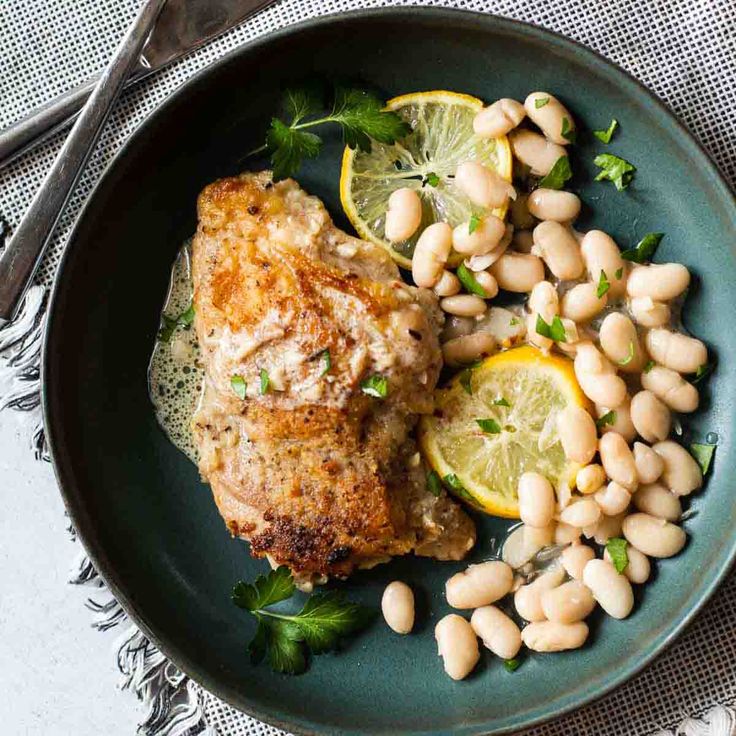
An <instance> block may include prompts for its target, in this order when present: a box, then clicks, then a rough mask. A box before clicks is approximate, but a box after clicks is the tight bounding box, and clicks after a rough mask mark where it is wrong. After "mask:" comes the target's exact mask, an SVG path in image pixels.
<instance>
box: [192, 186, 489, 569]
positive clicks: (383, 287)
mask: <svg viewBox="0 0 736 736" xmlns="http://www.w3.org/2000/svg"><path fill="white" fill-rule="evenodd" d="M198 213H199V226H198V229H197V234H196V237H195V239H194V244H193V273H194V306H195V312H196V317H195V327H196V330H197V335H198V339H199V343H200V347H201V350H202V358H203V361H204V366H205V388H204V394H203V399H202V402H201V405H200V407H199V408H198V410H197V412H196V414H195V416H194V419H193V422H194V434H195V441H196V443H197V446H198V449H199V454H200V471H201V473H202V475H203V477H204V478H205V479H206V480H207V481H209V483H210V484H211V486H212V491H213V494H214V497H215V502H216V503H217V506H218V508H219V510H220V513H221V514H222V516H223V518H224V519H225V522H226V523H227V525H228V527H229V528H230V530H231V532H232V533H233V534H234V535H239V536H241V537H243V538H245V539H247V540H249V542H250V544H251V549H252V552H253V554H254V555H257V556H267V557H268V558H269V560H270V561H271V562H272V564H284V565H288V566H289V567H290V568H291V569H292V571H293V572H294V574H295V576H296V577H297V579H299V580H300V581H301V582H305V581H311V580H320V579H324V578H325V577H326V576H332V575H334V576H345V575H348V574H349V573H350V572H351V571H352V570H353V569H354V568H356V567H370V566H372V565H375V564H377V563H379V562H383V561H386V560H387V559H389V558H390V557H391V556H392V555H401V554H406V553H408V552H411V551H414V552H415V553H416V554H419V555H427V556H433V557H437V558H440V559H459V558H461V557H463V556H464V555H465V554H466V552H467V551H468V550H469V549H470V548H471V547H472V546H473V544H474V541H475V529H474V525H473V523H472V521H471V520H470V519H469V518H468V517H467V516H466V515H465V513H464V512H463V511H462V510H461V509H460V507H459V506H458V505H457V504H455V503H454V502H453V501H452V500H451V499H450V498H449V497H448V496H447V495H446V493H445V491H444V490H442V491H440V492H439V495H434V494H432V493H430V492H429V490H428V489H427V487H426V472H427V471H426V468H425V467H424V465H423V462H422V461H421V459H420V457H419V455H418V453H417V450H416V447H415V445H414V443H413V441H412V440H411V439H410V438H409V433H410V431H411V430H412V429H413V427H414V425H415V423H416V420H417V418H418V415H419V414H423V413H428V412H431V411H432V409H433V401H432V391H433V389H434V387H435V383H436V381H437V377H438V374H439V370H440V367H441V353H440V349H439V344H438V340H437V333H438V329H439V322H440V320H441V317H440V314H439V311H438V309H437V303H436V298H435V297H434V295H433V294H432V293H431V292H429V291H427V290H424V289H416V288H413V287H410V286H407V285H406V284H404V283H403V282H402V281H401V280H400V278H399V273H398V269H397V267H396V265H395V264H394V263H393V261H392V260H391V258H390V256H389V255H388V254H387V253H386V252H385V251H384V250H383V249H382V248H380V247H379V246H377V245H374V244H372V243H368V242H364V241H361V240H358V239H356V238H352V237H350V236H348V235H346V234H345V233H343V232H342V231H340V230H338V229H337V228H336V227H335V226H334V225H333V223H332V221H331V220H330V217H329V215H328V214H327V211H326V210H325V208H324V206H323V205H322V203H321V202H320V201H319V200H318V199H317V198H315V197H311V196H309V195H307V194H306V193H305V192H304V191H303V190H302V189H300V187H299V186H298V185H297V183H296V182H294V181H293V180H286V181H282V182H278V183H275V184H274V183H272V181H271V176H270V173H269V172H261V173H258V174H244V175H242V176H239V177H234V178H229V179H223V180H220V181H217V182H215V183H213V184H211V185H210V186H208V187H207V188H206V189H205V190H204V191H203V192H202V194H201V195H200V198H199V203H198ZM243 384H245V388H243ZM243 391H244V393H245V397H244V398H242V396H243Z"/></svg>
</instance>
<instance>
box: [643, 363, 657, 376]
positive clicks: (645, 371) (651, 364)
mask: <svg viewBox="0 0 736 736" xmlns="http://www.w3.org/2000/svg"><path fill="white" fill-rule="evenodd" d="M654 365H655V363H654V361H653V360H648V361H647V364H646V365H645V366H644V371H643V372H644V373H649V371H650V370H652V368H654Z"/></svg>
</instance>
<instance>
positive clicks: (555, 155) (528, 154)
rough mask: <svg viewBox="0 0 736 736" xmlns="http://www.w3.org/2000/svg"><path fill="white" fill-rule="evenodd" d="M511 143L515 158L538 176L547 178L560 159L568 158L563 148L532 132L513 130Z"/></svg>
mask: <svg viewBox="0 0 736 736" xmlns="http://www.w3.org/2000/svg"><path fill="white" fill-rule="evenodd" d="M509 143H511V148H512V150H513V152H514V156H516V158H518V159H519V161H521V163H523V164H524V165H526V166H528V167H529V168H530V169H531V171H532V174H535V175H536V176H546V175H547V174H549V172H550V171H551V170H552V167H553V166H554V165H555V163H556V162H557V161H558V160H559V159H560V158H562V157H563V156H567V152H566V151H565V149H564V148H563V147H562V146H560V145H558V144H556V143H552V142H551V141H548V140H547V139H546V138H545V137H544V136H542V135H539V133H534V132H532V131H531V130H523V129H521V128H519V129H517V130H513V131H512V132H511V133H510V134H509Z"/></svg>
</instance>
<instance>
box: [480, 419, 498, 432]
mask: <svg viewBox="0 0 736 736" xmlns="http://www.w3.org/2000/svg"><path fill="white" fill-rule="evenodd" d="M475 423H476V424H477V425H478V426H479V427H480V428H481V430H482V431H483V432H485V433H486V434H500V433H501V425H500V424H499V423H498V422H497V421H496V420H495V419H476V420H475Z"/></svg>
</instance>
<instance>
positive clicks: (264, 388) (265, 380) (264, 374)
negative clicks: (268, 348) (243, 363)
mask: <svg viewBox="0 0 736 736" xmlns="http://www.w3.org/2000/svg"><path fill="white" fill-rule="evenodd" d="M259 377H260V379H261V395H262V396H264V395H265V394H267V393H268V391H269V389H270V388H271V379H270V378H269V376H268V371H267V370H266V369H265V368H261V370H260V373H259Z"/></svg>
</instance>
